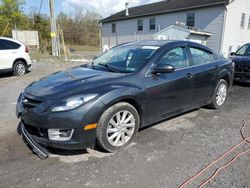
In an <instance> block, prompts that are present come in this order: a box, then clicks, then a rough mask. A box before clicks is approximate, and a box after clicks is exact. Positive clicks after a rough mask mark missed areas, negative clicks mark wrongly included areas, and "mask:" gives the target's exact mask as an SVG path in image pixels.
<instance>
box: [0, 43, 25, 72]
mask: <svg viewBox="0 0 250 188" xmlns="http://www.w3.org/2000/svg"><path fill="white" fill-rule="evenodd" d="M20 46H21V45H20V44H17V43H15V42H12V41H8V40H5V39H0V69H11V68H12V65H13V63H14V61H15V59H16V58H17V57H16V56H17V53H18V48H20Z"/></svg>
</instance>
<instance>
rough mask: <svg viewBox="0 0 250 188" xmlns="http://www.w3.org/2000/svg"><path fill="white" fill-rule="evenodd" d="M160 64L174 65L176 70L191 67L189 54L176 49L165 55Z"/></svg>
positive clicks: (181, 49)
mask: <svg viewBox="0 0 250 188" xmlns="http://www.w3.org/2000/svg"><path fill="white" fill-rule="evenodd" d="M158 64H170V65H173V66H174V67H175V68H176V69H181V68H185V67H188V66H189V61H188V58H187V54H186V52H185V51H184V49H183V48H181V47H179V48H174V49H173V50H170V51H169V52H167V53H166V55H164V56H163V57H162V58H161V59H160V61H159V62H158Z"/></svg>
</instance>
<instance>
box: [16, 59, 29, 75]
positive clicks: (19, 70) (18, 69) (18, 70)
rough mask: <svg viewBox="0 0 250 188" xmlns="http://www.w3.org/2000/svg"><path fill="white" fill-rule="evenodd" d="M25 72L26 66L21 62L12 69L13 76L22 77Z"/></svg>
mask: <svg viewBox="0 0 250 188" xmlns="http://www.w3.org/2000/svg"><path fill="white" fill-rule="evenodd" d="M26 72H27V66H26V64H25V63H24V62H23V61H17V62H16V63H15V64H14V67H13V74H14V76H23V75H25V73H26Z"/></svg>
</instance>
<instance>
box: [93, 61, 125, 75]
mask: <svg viewBox="0 0 250 188" xmlns="http://www.w3.org/2000/svg"><path fill="white" fill-rule="evenodd" d="M98 65H101V66H104V67H106V68H107V69H109V70H110V71H112V72H118V73H121V72H122V71H120V70H118V69H116V68H114V67H112V66H110V65H108V64H104V63H98Z"/></svg>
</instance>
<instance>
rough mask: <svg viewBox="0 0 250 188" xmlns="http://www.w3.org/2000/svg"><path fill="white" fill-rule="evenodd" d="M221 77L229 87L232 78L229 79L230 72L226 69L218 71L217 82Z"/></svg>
mask: <svg viewBox="0 0 250 188" xmlns="http://www.w3.org/2000/svg"><path fill="white" fill-rule="evenodd" d="M221 79H223V80H225V81H226V82H227V84H228V87H229V88H230V87H231V85H232V79H231V76H230V73H229V72H228V71H227V70H222V71H221V72H220V74H219V78H218V81H217V83H218V82H219V81H220V80H221Z"/></svg>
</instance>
